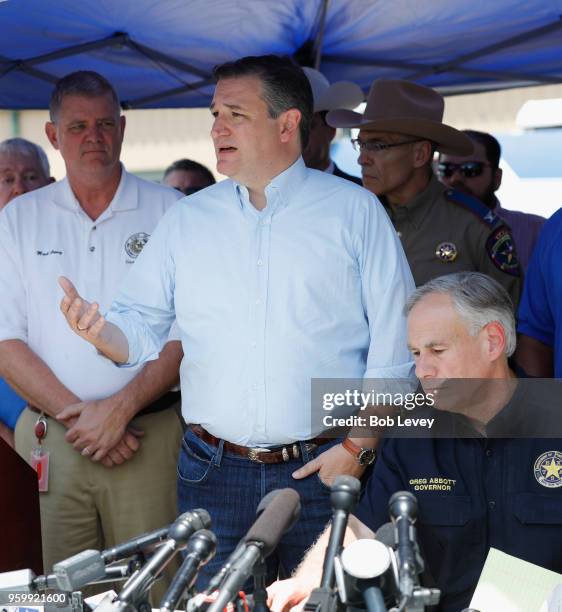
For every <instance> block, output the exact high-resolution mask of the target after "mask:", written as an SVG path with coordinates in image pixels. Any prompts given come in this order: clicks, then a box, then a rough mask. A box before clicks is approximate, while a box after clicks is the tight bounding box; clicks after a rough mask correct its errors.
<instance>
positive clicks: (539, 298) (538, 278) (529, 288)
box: [517, 210, 562, 346]
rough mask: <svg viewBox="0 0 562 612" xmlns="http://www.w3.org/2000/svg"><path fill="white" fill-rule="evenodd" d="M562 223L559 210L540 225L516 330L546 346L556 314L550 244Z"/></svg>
mask: <svg viewBox="0 0 562 612" xmlns="http://www.w3.org/2000/svg"><path fill="white" fill-rule="evenodd" d="M561 226H562V210H561V211H559V212H558V213H556V214H555V215H553V217H552V218H551V219H549V220H548V221H547V222H546V224H545V225H544V227H543V231H542V232H541V235H540V237H539V240H538V243H537V245H536V247H535V250H534V252H533V256H532V257H531V261H530V264H529V269H528V271H527V276H526V278H525V287H524V291H523V297H522V298H521V304H520V306H519V313H518V315H519V316H518V319H519V324H518V328H517V329H518V331H519V332H520V333H522V334H525V335H527V336H530V337H532V338H535V339H536V340H539V341H540V342H543V343H544V344H547V345H548V346H553V345H554V331H555V318H554V313H553V308H552V296H551V292H552V291H553V290H555V289H556V284H557V283H556V282H555V279H554V278H553V276H552V272H553V264H554V260H553V255H554V253H552V248H553V243H554V242H555V240H556V238H557V237H558V234H559V233H560V228H561Z"/></svg>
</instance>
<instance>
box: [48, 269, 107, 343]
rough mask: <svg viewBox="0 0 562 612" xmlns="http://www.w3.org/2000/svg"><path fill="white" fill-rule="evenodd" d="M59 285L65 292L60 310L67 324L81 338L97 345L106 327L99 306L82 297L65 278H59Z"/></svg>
mask: <svg viewBox="0 0 562 612" xmlns="http://www.w3.org/2000/svg"><path fill="white" fill-rule="evenodd" d="M59 285H60V286H61V287H62V290H63V291H64V297H63V298H62V300H61V303H60V309H61V311H62V313H63V314H64V316H65V318H66V322H67V323H68V325H69V326H70V328H71V329H72V330H73V331H74V332H76V333H77V334H78V335H79V336H80V337H81V338H84V340H87V341H88V342H91V343H92V344H95V343H96V339H97V338H98V336H99V334H100V332H101V330H102V329H103V326H104V325H105V319H104V318H103V316H102V315H101V314H100V313H99V304H97V303H96V302H93V303H90V302H88V301H86V300H85V299H83V298H82V297H80V295H79V294H78V291H76V287H75V286H74V285H73V284H72V282H71V281H70V280H69V279H68V278H66V277H65V276H61V277H60V278H59Z"/></svg>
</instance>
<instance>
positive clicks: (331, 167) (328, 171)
mask: <svg viewBox="0 0 562 612" xmlns="http://www.w3.org/2000/svg"><path fill="white" fill-rule="evenodd" d="M335 169H336V166H335V164H334V162H333V161H332V160H330V164H329V165H328V167H327V168H324V172H325V173H326V174H334V170H335Z"/></svg>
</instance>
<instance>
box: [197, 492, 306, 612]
mask: <svg viewBox="0 0 562 612" xmlns="http://www.w3.org/2000/svg"><path fill="white" fill-rule="evenodd" d="M262 501H264V500H262ZM299 513H300V497H299V494H298V493H297V492H296V491H295V490H294V489H281V490H280V491H278V493H277V494H276V495H275V496H272V499H271V501H270V502H269V503H268V504H267V507H266V508H265V510H264V511H263V512H262V514H261V515H260V516H259V517H258V519H257V520H256V521H255V522H254V524H253V525H252V527H251V528H250V530H249V531H248V533H247V534H246V535H245V536H244V539H243V544H242V550H241V552H240V553H239V554H238V557H237V559H236V560H235V561H234V563H233V565H232V568H231V569H230V571H229V572H228V574H227V576H226V578H225V580H224V581H223V584H222V585H221V588H220V590H219V593H218V595H217V598H216V600H215V601H214V602H213V603H212V604H211V606H210V607H209V610H208V612H221V611H222V609H223V608H224V607H225V606H226V604H228V602H229V601H231V600H232V599H234V597H236V595H237V594H238V591H239V590H240V589H241V588H242V586H243V585H244V583H245V582H246V580H247V579H248V577H249V576H250V574H251V573H252V569H253V567H254V565H255V564H256V563H259V562H260V561H263V560H264V559H266V558H267V557H268V556H269V555H270V554H271V553H272V552H273V551H274V550H275V547H276V546H277V544H278V543H279V540H280V539H281V537H282V536H283V534H284V533H285V532H286V531H287V530H288V529H289V528H290V527H291V526H292V525H293V524H294V523H295V521H296V519H297V518H298V515H299Z"/></svg>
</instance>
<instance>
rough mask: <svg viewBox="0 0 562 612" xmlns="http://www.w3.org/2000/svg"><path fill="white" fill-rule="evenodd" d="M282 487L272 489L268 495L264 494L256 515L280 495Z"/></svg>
mask: <svg viewBox="0 0 562 612" xmlns="http://www.w3.org/2000/svg"><path fill="white" fill-rule="evenodd" d="M280 491H281V489H275V490H274V491H270V492H269V493H268V494H267V495H264V496H263V497H262V498H261V501H260V503H259V505H258V508H257V510H256V516H259V515H260V514H261V513H262V512H263V511H264V510H265V509H266V508H267V507H268V506H269V504H270V503H271V502H272V501H273V500H274V499H275V498H276V497H277V496H278V495H279V493H280Z"/></svg>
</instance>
